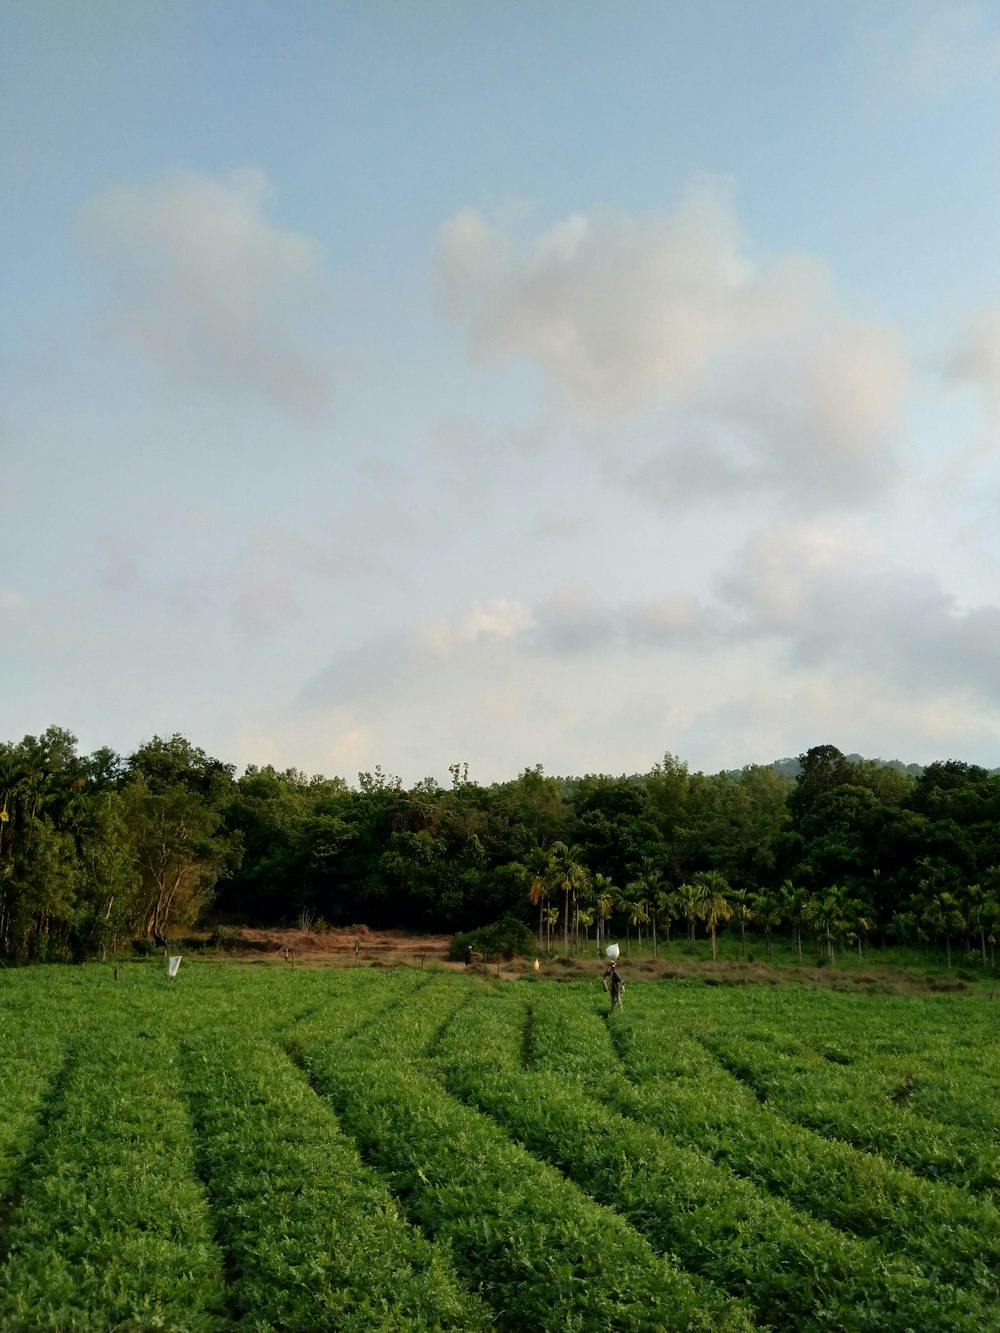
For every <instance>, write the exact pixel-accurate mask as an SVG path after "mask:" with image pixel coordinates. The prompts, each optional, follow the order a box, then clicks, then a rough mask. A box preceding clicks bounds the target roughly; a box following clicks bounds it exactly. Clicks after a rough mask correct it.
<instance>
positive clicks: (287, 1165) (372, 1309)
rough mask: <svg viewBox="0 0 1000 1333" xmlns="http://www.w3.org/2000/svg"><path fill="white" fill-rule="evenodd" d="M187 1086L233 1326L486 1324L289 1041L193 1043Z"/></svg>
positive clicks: (310, 1328)
mask: <svg viewBox="0 0 1000 1333" xmlns="http://www.w3.org/2000/svg"><path fill="white" fill-rule="evenodd" d="M184 1084H185V1090H186V1093H187V1095H188V1097H189V1098H190V1103H191V1108H192V1115H193V1118H194V1123H195V1125H196V1128H197V1132H198V1144H199V1146H198V1165H199V1169H200V1170H201V1172H202V1174H203V1176H204V1178H205V1181H206V1184H207V1188H208V1190H209V1194H210V1197H211V1200H212V1206H213V1211H214V1214H215V1224H216V1229H217V1234H218V1236H219V1239H220V1243H221V1244H222V1246H223V1248H224V1250H225V1252H226V1256H227V1260H228V1265H229V1271H230V1288H229V1294H228V1304H229V1308H230V1311H231V1313H232V1316H233V1319H234V1321H235V1326H236V1327H238V1328H240V1329H244V1330H247V1331H248V1333H249V1331H250V1330H252V1331H253V1333H271V1331H272V1330H278V1329H280V1330H282V1331H283V1333H323V1330H327V1329H331V1328H336V1329H338V1330H341V1331H342V1333H361V1330H366V1331H367V1330H373V1331H375V1330H389V1329H392V1330H411V1333H421V1331H422V1330H437V1329H441V1330H444V1329H467V1330H470V1333H472V1331H473V1330H477V1329H484V1328H486V1327H488V1326H489V1323H490V1320H489V1318H488V1315H487V1312H486V1311H485V1309H484V1308H483V1307H482V1305H481V1302H479V1301H478V1300H477V1299H476V1297H475V1296H474V1295H472V1294H471V1293H469V1292H468V1291H467V1290H466V1289H465V1288H463V1286H462V1284H461V1283H460V1281H459V1280H458V1278H457V1277H456V1275H455V1272H454V1270H453V1269H452V1268H451V1265H450V1263H449V1261H448V1258H447V1255H446V1254H445V1253H444V1252H443V1251H441V1250H440V1249H439V1248H437V1247H435V1246H433V1245H431V1244H429V1243H428V1242H427V1240H425V1239H424V1237H423V1236H421V1235H420V1234H419V1233H418V1232H417V1231H415V1230H414V1228H412V1227H411V1226H409V1225H408V1224H407V1222H406V1221H405V1220H404V1219H403V1218H402V1217H400V1216H399V1214H398V1211H397V1208H396V1205H395V1203H394V1201H393V1199H392V1198H391V1196H390V1195H389V1194H388V1193H387V1192H386V1190H385V1188H384V1187H383V1186H382V1184H381V1183H380V1182H379V1181H378V1179H377V1177H376V1176H375V1175H374V1173H373V1172H372V1171H370V1170H369V1169H368V1168H366V1167H365V1166H363V1164H362V1163H361V1162H360V1160H359V1158H358V1155H357V1152H356V1151H355V1149H354V1146H353V1145H352V1144H351V1143H350V1142H349V1141H348V1140H347V1139H346V1138H345V1136H344V1135H343V1133H342V1132H341V1130H340V1129H339V1127H338V1125H337V1122H336V1119H335V1118H334V1116H333V1114H332V1113H331V1111H330V1109H329V1107H328V1106H327V1105H326V1104H325V1103H324V1102H323V1101H322V1100H321V1099H320V1098H318V1097H317V1096H316V1095H315V1093H314V1092H313V1091H312V1089H311V1088H310V1087H309V1084H308V1082H307V1080H306V1077H305V1075H304V1074H303V1073H302V1072H301V1071H300V1070H299V1069H297V1068H296V1067H295V1066H294V1065H293V1064H292V1063H291V1062H290V1061H289V1060H288V1059H287V1058H286V1056H285V1054H284V1052H283V1051H282V1050H280V1049H279V1048H277V1047H274V1046H271V1045H270V1044H268V1043H266V1042H265V1043H262V1042H260V1041H256V1040H250V1039H248V1038H247V1037H244V1036H242V1035H225V1036H222V1035H215V1036H211V1037H204V1038H201V1039H199V1040H197V1041H194V1042H192V1043H190V1044H189V1045H188V1047H187V1049H186V1052H185V1059H184Z"/></svg>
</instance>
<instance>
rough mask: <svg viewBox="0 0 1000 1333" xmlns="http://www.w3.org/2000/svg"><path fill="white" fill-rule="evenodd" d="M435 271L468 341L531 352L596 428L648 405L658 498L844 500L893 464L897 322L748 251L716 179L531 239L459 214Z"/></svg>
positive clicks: (810, 274)
mask: <svg viewBox="0 0 1000 1333" xmlns="http://www.w3.org/2000/svg"><path fill="white" fill-rule="evenodd" d="M438 267H439V280H440V286H441V290H442V294H443V299H444V304H445V308H446V310H447V311H448V312H449V313H450V314H451V315H452V316H453V318H454V319H455V320H456V321H457V322H458V323H459V324H460V325H461V326H462V327H463V328H464V329H465V331H466V334H467V336H468V339H469V343H470V346H471V347H472V349H473V351H475V352H476V353H478V354H480V355H486V356H489V355H492V356H501V355H507V356H517V357H521V358H526V359H528V360H529V361H531V362H533V363H534V364H536V365H537V366H538V367H539V369H540V370H541V371H542V372H543V373H544V375H545V376H546V377H547V379H549V380H551V381H552V382H553V383H554V384H555V385H556V386H558V388H559V389H560V390H561V391H562V392H563V393H564V394H565V395H566V397H567V398H568V400H569V401H570V402H571V403H572V404H574V406H575V407H576V409H577V410H578V411H579V412H582V413H584V414H586V415H589V416H591V417H593V418H594V419H595V420H597V421H600V422H604V423H612V422H618V423H619V424H620V423H621V421H622V418H624V417H626V416H628V417H631V418H635V416H636V414H638V413H640V412H642V413H645V414H646V416H647V418H648V420H647V430H648V431H650V432H655V433H656V434H657V436H658V440H659V443H658V444H657V446H656V448H655V449H654V450H653V451H652V452H650V453H649V454H648V456H647V458H646V460H645V462H644V463H642V464H641V465H640V466H639V468H638V469H637V471H636V475H635V478H634V480H635V482H636V484H637V485H638V486H639V487H640V488H641V489H642V490H643V491H645V492H646V493H647V494H649V495H651V496H652V497H653V498H656V499H659V500H660V501H661V502H664V501H665V502H668V503H669V502H675V503H688V502H690V501H691V500H692V499H704V498H708V497H709V496H714V495H723V494H732V493H737V494H742V493H745V492H747V491H754V490H761V489H762V488H766V489H767V490H768V492H770V493H778V494H787V493H789V492H791V493H793V494H795V495H798V496H808V497H810V498H811V499H813V500H820V501H822V502H824V503H826V502H831V501H835V502H841V501H843V500H845V499H852V500H853V499H857V498H859V497H861V496H866V497H867V496H870V495H872V494H874V493H875V492H877V491H878V490H879V489H881V488H882V487H883V486H884V484H885V483H886V481H887V480H888V479H889V477H890V476H891V475H892V470H893V446H894V444H895V442H896V439H895V437H896V434H897V431H898V429H899V427H900V420H901V413H902V407H903V405H904V402H905V399H906V395H907V391H908V387H909V367H908V363H907V359H906V357H905V355H904V352H903V349H902V344H901V340H900V338H899V336H898V333H897V332H896V330H895V329H894V328H893V327H891V326H890V325H888V324H886V323H882V322H878V321H875V320H872V319H868V318H865V319H859V318H856V317H853V316H852V315H851V314H850V313H849V312H846V311H845V310H844V309H842V308H841V305H840V303H838V301H837V299H836V296H835V294H834V290H833V284H832V282H831V280H830V277H829V275H828V274H827V273H826V272H825V270H824V268H823V267H822V265H820V264H819V263H818V262H816V261H815V260H813V259H810V258H809V257H808V256H803V255H786V256H782V257H779V258H778V259H776V260H774V261H773V262H769V263H767V264H761V263H758V262H754V261H753V260H752V259H751V258H750V256H749V254H748V247H747V244H746V242H745V240H744V238H743V235H742V231H741V228H740V225H739V223H738V220H737V218H736V215H735V213H734V210H733V208H732V206H731V203H730V201H729V199H728V197H727V194H726V192H725V191H724V190H722V189H721V188H720V187H719V186H717V185H713V184H711V183H709V182H699V183H697V184H696V185H695V186H693V187H692V188H691V189H690V190H689V191H688V192H687V193H686V194H685V196H684V197H683V198H682V200H681V202H680V203H679V204H678V206H677V208H676V209H675V210H674V212H673V213H671V214H652V215H649V216H647V217H643V218H631V217H627V216H624V215H621V214H610V213H604V214H595V215H592V216H591V215H582V214H579V215H573V216H571V217H570V218H568V219H566V220H565V221H563V222H561V223H559V224H557V225H556V226H554V227H552V228H550V229H549V230H548V231H546V232H543V233H542V234H541V235H539V236H537V237H536V238H535V239H534V240H533V241H531V242H530V243H528V244H519V243H518V239H517V237H516V236H515V235H514V234H513V233H512V232H511V231H510V230H509V229H507V228H506V227H505V226H504V225H503V224H501V223H491V222H489V221H487V220H486V219H485V218H484V217H483V216H482V215H481V214H479V213H476V212H474V211H472V210H465V211H463V212H462V213H460V214H458V215H457V216H456V217H454V218H453V219H452V220H451V221H450V222H449V223H448V224H447V225H446V226H445V227H444V229H443V231H442V235H441V242H440V252H439V259H438ZM650 413H653V415H652V416H650V415H649V414H650ZM607 433H608V435H609V438H613V439H614V440H615V442H616V444H617V443H618V442H619V439H620V437H619V436H618V434H617V433H614V432H612V431H611V430H610V429H608V432H607Z"/></svg>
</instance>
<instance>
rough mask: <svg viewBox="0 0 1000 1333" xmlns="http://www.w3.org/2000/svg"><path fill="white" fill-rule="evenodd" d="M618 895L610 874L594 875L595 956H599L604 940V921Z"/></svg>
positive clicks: (613, 907)
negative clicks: (595, 913) (595, 914)
mask: <svg viewBox="0 0 1000 1333" xmlns="http://www.w3.org/2000/svg"><path fill="white" fill-rule="evenodd" d="M617 896H618V890H617V889H616V888H615V886H614V885H613V884H612V883H611V876H610V875H595V876H594V909H595V911H596V912H597V956H598V958H599V957H600V956H601V945H602V943H603V942H604V923H605V921H607V919H608V917H610V915H611V913H612V912H613V911H614V910H615V899H616V898H617Z"/></svg>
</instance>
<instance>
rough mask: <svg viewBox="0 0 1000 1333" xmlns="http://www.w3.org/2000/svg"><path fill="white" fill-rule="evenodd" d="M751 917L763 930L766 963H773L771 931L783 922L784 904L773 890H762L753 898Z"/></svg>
mask: <svg viewBox="0 0 1000 1333" xmlns="http://www.w3.org/2000/svg"><path fill="white" fill-rule="evenodd" d="M753 915H754V916H755V917H756V918H757V920H758V921H759V922H760V924H761V926H763V928H764V942H765V944H766V945H767V961H768V962H769V963H773V962H774V952H773V950H772V948H771V931H772V930H774V928H775V926H780V925H781V923H782V921H783V920H784V902H783V900H782V898H781V897H780V896H779V895H778V894H777V893H775V892H774V890H773V889H762V890H761V891H760V892H759V893H755V894H754V896H753Z"/></svg>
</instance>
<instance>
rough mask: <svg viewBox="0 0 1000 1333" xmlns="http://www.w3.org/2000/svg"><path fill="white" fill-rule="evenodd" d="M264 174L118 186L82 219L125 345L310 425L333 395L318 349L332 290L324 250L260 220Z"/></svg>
mask: <svg viewBox="0 0 1000 1333" xmlns="http://www.w3.org/2000/svg"><path fill="white" fill-rule="evenodd" d="M270 193H271V187H270V184H269V182H268V180H267V178H266V176H265V175H264V174H263V173H262V172H260V171H257V170H254V169H251V168H245V169H243V170H239V171H233V172H231V173H229V175H227V176H224V177H221V178H215V177H211V176H202V175H195V174H193V173H191V172H173V173H171V174H169V175H167V176H165V177H163V178H162V179H160V180H159V181H157V182H156V183H155V184H153V185H151V186H149V187H148V188H146V189H137V188H129V187H126V186H119V187H117V188H115V189H112V190H108V191H107V192H106V193H104V194H102V195H99V196H97V197H96V198H94V199H92V200H91V201H90V203H89V204H88V205H87V207H86V208H85V210H84V213H83V218H82V227H83V235H84V239H85V242H86V244H87V247H88V250H89V253H90V254H91V256H92V257H93V259H94V260H95V261H96V262H97V263H99V264H100V265H101V267H102V268H103V269H104V270H105V273H106V274H107V276H108V279H109V280H110V283H111V287H112V290H113V292H114V295H115V298H116V301H117V307H116V310H115V314H114V317H113V320H112V324H111V327H112V328H113V330H114V332H115V333H116V334H118V335H119V336H121V337H123V338H125V339H126V340H128V341H130V342H131V343H133V344H134V345H135V346H137V347H139V348H141V349H142V351H143V352H145V353H146V354H147V355H149V356H150V357H152V358H153V359H154V360H156V361H159V362H160V363H161V364H163V365H165V366H167V367H169V369H170V370H171V371H172V372H173V373H175V374H177V375H180V376H181V377H182V378H183V379H185V380H187V381H189V382H190V381H196V382H198V383H206V384H209V385H213V386H215V387H222V388H226V389H233V388H237V389H240V390H243V391H248V392H253V393H258V394H261V395H263V396H264V397H265V398H267V399H269V400H270V401H271V402H272V403H274V404H275V405H276V406H278V407H280V408H284V409H287V410H290V411H292V412H295V413H297V414H300V415H302V416H304V417H307V418H311V417H314V416H316V415H317V413H319V412H321V411H322V410H323V408H324V407H325V406H326V405H327V403H328V402H329V399H330V394H331V391H332V388H333V371H332V363H331V362H330V361H329V360H328V359H324V358H322V357H321V356H320V355H317V353H316V352H315V350H314V349H313V346H312V335H313V324H314V321H315V318H316V316H317V314H318V313H319V312H320V311H321V309H322V303H323V295H324V292H325V276H324V272H323V260H322V252H321V249H320V247H319V245H318V244H317V243H316V242H315V241H313V240H311V239H310V238H309V237H307V236H303V235H301V234H299V233H298V232H294V231H290V230H287V229H284V228H280V227H276V226H274V225H273V224H272V223H270V222H269V221H268V220H267V218H266V217H265V215H264V207H265V204H266V201H267V199H268V197H269V195H270Z"/></svg>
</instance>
